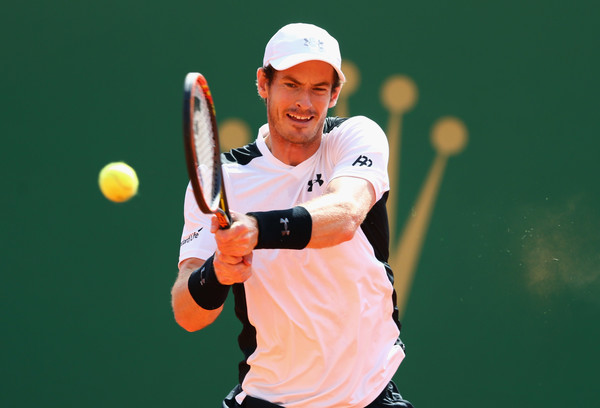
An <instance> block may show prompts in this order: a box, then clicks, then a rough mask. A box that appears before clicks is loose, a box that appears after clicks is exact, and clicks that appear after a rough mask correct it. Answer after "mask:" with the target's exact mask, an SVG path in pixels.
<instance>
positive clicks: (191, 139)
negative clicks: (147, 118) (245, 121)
mask: <svg viewBox="0 0 600 408" xmlns="http://www.w3.org/2000/svg"><path fill="white" fill-rule="evenodd" d="M183 145H184V147H185V159H186V163H187V171H188V175H189V177H190V183H191V184H192V189H193V191H194V197H195V198H196V202H197V203H198V207H199V208H200V210H201V211H202V212H203V213H206V214H215V215H216V216H217V218H218V220H219V227H220V228H222V229H226V228H229V226H230V225H231V215H230V213H229V206H228V205H227V198H226V196H225V188H224V184H223V173H222V171H221V150H220V148H219V134H218V130H217V119H216V116H215V106H214V103H213V99H212V95H211V93H210V89H209V88H208V83H207V82H206V79H205V78H204V76H203V75H202V74H199V73H197V72H190V73H188V74H187V75H186V77H185V82H184V92H183Z"/></svg>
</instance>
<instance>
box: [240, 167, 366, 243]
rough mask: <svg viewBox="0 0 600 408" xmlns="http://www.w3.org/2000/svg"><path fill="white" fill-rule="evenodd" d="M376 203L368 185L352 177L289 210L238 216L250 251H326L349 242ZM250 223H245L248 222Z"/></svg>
mask: <svg viewBox="0 0 600 408" xmlns="http://www.w3.org/2000/svg"><path fill="white" fill-rule="evenodd" d="M374 203H375V192H374V189H373V186H372V185H371V183H369V182H368V181H366V180H364V179H360V178H354V177H340V178H338V179H335V180H333V181H332V182H331V183H330V184H329V186H328V187H327V190H326V191H325V193H324V194H323V195H322V196H320V197H318V198H315V199H313V200H311V201H308V202H305V203H302V204H300V205H299V206H296V207H294V208H291V209H283V210H275V211H264V212H251V213H248V215H249V216H250V217H246V216H244V217H241V216H238V217H237V219H238V220H240V223H239V224H238V225H240V229H242V228H241V225H244V229H243V231H244V232H246V231H250V233H249V234H247V235H249V236H253V237H254V238H253V239H248V240H247V241H248V242H253V243H254V244H253V246H252V247H251V248H250V250H251V249H253V248H255V247H254V245H256V249H262V248H286V249H302V248H306V247H308V248H325V247H330V246H334V245H337V244H340V243H342V242H345V241H348V240H350V239H352V237H353V236H354V233H355V232H356V230H357V229H358V227H359V226H360V224H361V223H362V222H363V220H364V219H365V217H366V215H367V213H368V212H369V210H370V209H371V207H372V206H373V204H374ZM248 219H249V220H252V221H247V220H248Z"/></svg>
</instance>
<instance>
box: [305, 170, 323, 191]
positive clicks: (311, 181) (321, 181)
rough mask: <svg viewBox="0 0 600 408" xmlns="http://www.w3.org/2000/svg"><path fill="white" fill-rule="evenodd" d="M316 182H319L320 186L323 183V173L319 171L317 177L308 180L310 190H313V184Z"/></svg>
mask: <svg viewBox="0 0 600 408" xmlns="http://www.w3.org/2000/svg"><path fill="white" fill-rule="evenodd" d="M315 183H319V186H322V185H323V179H322V178H321V173H317V178H316V179H314V180H309V181H308V191H312V189H313V184H315Z"/></svg>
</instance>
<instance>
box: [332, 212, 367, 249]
mask: <svg viewBox="0 0 600 408" xmlns="http://www.w3.org/2000/svg"><path fill="white" fill-rule="evenodd" d="M342 211H344V212H345V214H348V215H349V218H348V219H347V221H346V223H344V226H343V228H340V229H339V231H338V234H339V235H338V239H339V242H340V243H342V242H346V241H350V240H351V239H352V238H354V234H356V230H357V229H358V228H359V227H360V225H361V224H362V222H363V221H364V216H363V214H362V213H361V212H360V211H359V209H358V208H356V206H353V205H349V206H346V207H345V208H343V209H342Z"/></svg>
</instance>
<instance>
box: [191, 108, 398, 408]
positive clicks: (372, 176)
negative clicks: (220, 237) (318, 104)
mask: <svg viewBox="0 0 600 408" xmlns="http://www.w3.org/2000/svg"><path fill="white" fill-rule="evenodd" d="M267 134H268V125H264V126H263V127H261V128H260V130H259V133H258V137H257V139H256V141H255V142H254V143H251V144H250V145H247V146H245V147H244V148H241V149H236V150H234V151H232V152H230V153H228V154H225V155H224V163H223V173H224V182H225V188H226V191H227V198H228V201H229V207H230V208H231V209H232V210H235V211H237V212H241V213H246V212H249V211H268V210H277V209H287V208H290V207H293V206H295V205H298V204H301V203H303V202H306V201H308V200H310V199H312V198H314V197H317V196H320V195H321V194H322V193H323V191H324V190H325V188H326V187H327V184H328V183H329V182H330V181H331V180H332V179H334V178H336V177H341V176H352V177H360V178H364V179H366V180H368V181H369V182H370V183H371V184H372V185H373V187H374V190H375V193H376V197H377V200H378V203H377V204H376V206H375V207H377V211H375V207H374V210H372V212H373V213H375V212H377V213H378V214H379V215H373V217H369V216H368V217H367V220H366V221H365V222H364V223H363V226H361V228H359V229H358V230H357V231H356V233H355V235H354V237H353V238H352V239H351V240H349V241H346V242H344V243H341V244H339V245H335V246H332V247H329V248H322V249H312V248H305V249H303V250H288V249H259V250H255V251H254V256H253V262H252V268H253V274H252V277H251V278H250V279H248V280H247V281H246V282H244V284H243V285H241V286H240V287H239V288H243V289H241V292H242V293H243V294H244V295H245V296H241V297H242V298H243V299H242V300H245V302H239V300H238V301H236V309H238V314H239V309H241V310H242V313H246V315H245V317H247V319H248V320H247V322H246V325H248V323H249V324H251V325H252V326H253V327H254V328H256V335H255V336H253V337H254V338H251V339H248V338H241V339H240V346H241V348H242V349H243V350H245V351H246V354H247V360H246V363H247V364H248V365H249V371H248V372H247V373H246V372H244V373H242V375H241V376H242V377H243V378H241V381H242V388H243V390H244V392H245V393H246V394H248V395H252V396H254V397H257V398H261V399H264V400H267V401H271V402H273V403H276V404H280V405H283V406H285V407H287V408H305V407H310V408H320V407H323V408H324V407H364V406H365V405H367V404H368V403H370V402H371V401H372V400H374V399H375V398H376V397H377V396H378V395H379V394H380V393H381V391H382V390H383V389H384V387H385V386H386V385H387V383H388V382H389V381H390V380H391V379H392V377H393V375H394V373H395V372H396V369H397V368H398V366H399V365H400V362H401V361H402V359H403V358H404V350H403V348H402V347H401V345H400V343H399V342H398V341H397V340H398V339H399V324H398V322H397V315H395V318H393V316H392V315H393V312H394V307H395V305H394V303H393V301H392V293H393V285H392V283H391V281H390V277H389V276H388V272H390V273H391V271H388V270H387V269H386V263H385V262H386V261H387V254H388V252H387V251H388V249H387V246H388V244H389V242H388V226H387V216H386V215H385V197H386V196H387V194H386V192H387V191H388V189H389V180H388V175H387V163H388V156H389V152H388V143H387V138H386V136H385V134H384V132H383V131H382V130H381V128H380V127H379V126H378V125H377V124H375V122H373V121H371V120H369V119H367V118H365V117H361V116H358V117H353V118H350V119H347V120H344V119H339V118H328V119H327V122H326V125H325V131H324V132H323V138H322V143H321V145H320V147H319V149H318V150H317V152H316V153H315V154H314V155H313V156H312V157H310V158H309V159H307V160H305V161H304V162H302V163H300V164H299V165H297V166H289V165H287V164H284V163H282V162H281V161H279V160H278V159H277V158H275V157H274V156H273V155H272V154H271V152H270V151H269V149H268V148H267V146H266V144H265V141H264V137H265V136H266V135H267ZM184 212H185V226H184V229H183V234H182V243H181V251H180V262H181V261H183V260H185V259H187V258H190V257H195V258H200V259H207V258H208V257H209V256H211V255H212V254H213V253H214V251H215V249H216V243H215V240H214V237H213V235H212V234H211V233H210V216H206V215H204V214H203V213H202V212H201V211H200V210H199V209H198V208H197V205H196V203H195V201H194V198H193V193H192V191H191V187H188V190H187V192H186V199H185V211H184ZM382 213H383V216H382V215H381V214H382ZM367 221H368V222H367ZM367 224H369V225H367ZM371 224H373V225H371ZM383 224H385V225H383ZM369 231H371V232H373V231H375V232H373V233H371V232H369ZM383 258H385V259H383ZM234 293H236V295H237V294H238V293H239V291H238V292H236V291H234ZM240 303H241V305H240ZM241 320H242V321H243V320H245V319H241ZM243 333H245V334H244V335H243V336H241V337H248V333H250V334H253V331H252V330H246V331H245V332H243ZM242 342H243V344H242ZM249 348H250V351H248V349H249Z"/></svg>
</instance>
